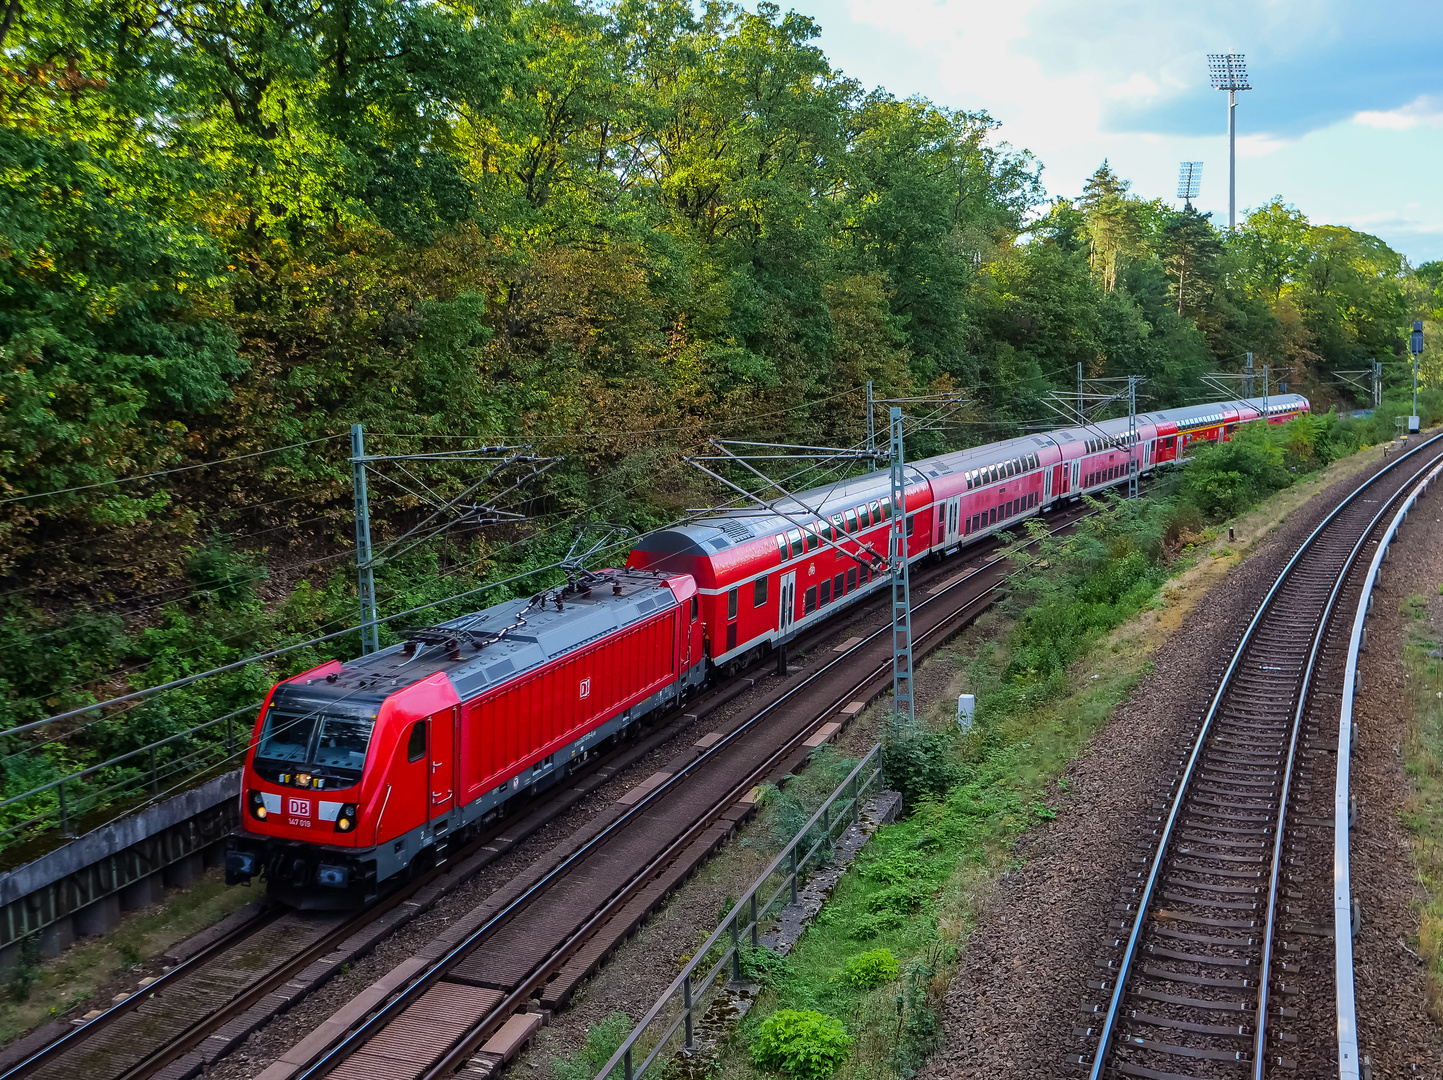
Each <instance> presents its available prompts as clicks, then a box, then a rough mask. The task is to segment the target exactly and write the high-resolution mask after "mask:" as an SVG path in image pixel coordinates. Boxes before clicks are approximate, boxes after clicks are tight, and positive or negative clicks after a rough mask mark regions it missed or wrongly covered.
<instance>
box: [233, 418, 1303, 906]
mask: <svg viewBox="0 0 1443 1080" xmlns="http://www.w3.org/2000/svg"><path fill="white" fill-rule="evenodd" d="M1307 411H1308V401H1307V399H1306V398H1303V397H1301V396H1299V395H1296V394H1290V395H1283V396H1282V397H1271V398H1267V399H1263V398H1252V399H1249V400H1246V401H1228V402H1220V403H1216V404H1211V405H1198V406H1192V407H1188V408H1183V409H1169V410H1165V411H1162V412H1155V413H1146V414H1140V415H1139V416H1137V417H1136V426H1135V429H1133V428H1130V427H1129V424H1128V421H1127V420H1126V419H1120V420H1107V421H1103V422H1101V423H1097V424H1089V425H1087V426H1086V427H1077V428H1064V429H1059V430H1056V431H1051V432H1047V433H1043V434H1038V435H1029V436H1024V437H1022V438H1017V439H1008V440H1005V441H1003V442H997V443H990V444H988V445H986V446H978V447H973V448H971V449H968V450H962V451H958V452H956V453H952V454H943V455H941V456H939V457H934V458H927V459H925V460H922V461H918V462H915V463H913V464H911V465H909V466H908V474H907V492H906V508H905V512H906V525H905V534H906V538H907V540H906V544H907V557H908V559H909V560H916V559H920V558H923V557H926V556H928V555H948V554H951V553H952V552H954V551H956V550H958V548H960V547H961V546H963V545H964V544H968V543H972V542H973V541H975V540H978V539H981V538H983V537H986V536H990V535H992V534H993V533H996V532H998V531H1000V530H1003V529H1010V528H1015V527H1016V526H1018V525H1019V524H1021V522H1023V521H1024V520H1025V519H1026V518H1028V517H1031V516H1033V515H1035V514H1039V513H1042V512H1044V511H1046V510H1047V509H1049V508H1050V507H1052V506H1054V505H1055V504H1056V503H1057V502H1058V501H1059V500H1063V499H1067V500H1074V499H1077V498H1079V497H1081V496H1082V495H1084V494H1088V493H1093V492H1100V491H1103V490H1105V489H1107V488H1109V487H1112V486H1115V485H1117V484H1121V483H1125V482H1126V481H1127V478H1128V476H1129V474H1130V473H1131V472H1133V471H1136V472H1138V473H1147V472H1150V471H1151V470H1152V469H1153V468H1155V467H1156V466H1157V465H1159V464H1162V463H1165V462H1169V461H1175V460H1178V459H1179V458H1183V457H1186V456H1187V447H1188V446H1189V445H1190V444H1191V443H1193V442H1196V441H1199V440H1214V441H1215V440H1218V439H1228V438H1230V437H1231V435H1232V433H1233V431H1235V430H1236V428H1237V426H1238V425H1239V424H1244V423H1250V422H1252V421H1255V420H1258V419H1260V418H1262V417H1264V416H1266V418H1267V421H1268V422H1269V423H1283V422H1286V421H1287V420H1289V419H1291V418H1292V417H1294V416H1298V415H1300V414H1302V413H1305V412H1307ZM891 513H892V506H891V477H890V473H889V472H876V473H872V474H870V475H868V476H862V477H856V478H854V479H851V480H847V481H843V482H840V483H837V484H835V485H832V486H830V487H825V488H817V489H815V490H813V491H807V492H802V493H801V494H799V495H798V496H797V497H796V498H795V499H788V500H785V501H783V502H779V503H777V504H775V505H774V506H773V507H772V508H771V509H768V510H759V511H756V512H745V511H733V512H728V513H725V514H720V515H717V516H714V517H709V518H704V519H701V520H699V521H696V522H694V523H692V524H690V525H686V526H683V527H680V528H674V529H665V530H662V531H660V532H656V533H652V534H650V535H648V536H646V537H644V538H643V539H642V540H641V541H640V542H639V543H638V544H637V547H636V549H635V550H634V551H633V552H632V553H631V555H630V556H629V558H628V560H627V567H628V569H627V570H625V571H608V572H605V574H604V575H601V576H597V575H593V576H591V577H590V578H588V582H589V584H586V583H578V585H576V586H571V587H568V588H567V589H564V590H561V591H559V592H556V593H547V594H544V595H543V596H540V597H536V598H534V599H533V600H532V601H531V602H530V603H529V604H524V603H522V602H520V601H514V602H511V603H508V604H498V605H496V606H495V607H492V608H488V609H487V610H486V611H483V612H478V613H477V614H475V615H473V616H468V617H467V618H465V619H458V620H455V621H454V622H451V623H446V624H444V625H442V626H439V627H432V628H428V629H427V630H424V631H417V632H414V633H413V634H412V635H411V640H410V641H408V642H407V643H406V644H404V645H400V646H396V647H394V648H391V649H387V650H385V651H384V652H381V653H378V654H376V655H373V656H369V657H363V658H361V659H360V660H356V661H352V662H351V663H348V664H345V665H342V664H339V663H334V662H333V663H331V664H328V665H326V666H324V667H320V668H316V669H315V670H314V671H309V672H307V673H305V674H304V675H300V676H297V677H296V678H294V679H290V680H288V681H286V682H284V683H281V684H280V685H278V686H277V687H276V688H275V689H274V690H273V691H272V693H271V696H270V698H269V699H268V700H267V702H266V705H265V708H264V710H263V711H262V714H261V720H260V721H259V723H258V725H257V728H256V734H255V741H254V750H253V751H252V753H251V756H250V758H249V759H248V761H247V763H246V767H245V779H244V790H243V793H242V799H243V808H242V809H243V818H244V823H245V824H244V830H243V832H242V834H241V835H240V837H239V838H237V840H236V841H235V842H234V844H233V845H232V850H231V851H230V852H229V854H228V856H227V862H226V868H227V879H228V880H231V881H238V880H246V879H249V878H250V877H251V876H253V875H254V874H256V873H257V872H259V871H260V870H262V869H264V870H265V872H266V876H267V878H268V880H269V882H270V888H271V890H272V891H273V892H275V893H277V894H279V895H280V896H281V898H282V899H285V900H288V901H289V902H292V903H299V904H304V905H310V906H317V905H319V904H321V903H326V902H328V901H330V902H335V901H338V900H339V899H341V898H342V897H348V898H349V897H353V896H355V895H357V894H368V893H371V892H374V890H375V888H376V885H377V883H378V882H381V881H384V880H386V879H387V878H389V877H392V876H394V875H395V874H397V873H398V872H400V871H401V870H404V869H406V868H407V867H409V866H411V865H413V864H414V863H415V861H416V860H417V859H420V858H429V857H431V856H432V855H433V854H434V853H435V852H437V851H439V850H441V849H443V848H444V847H445V845H446V844H447V843H449V842H452V841H454V839H455V838H456V837H457V836H459V835H463V834H464V833H466V832H467V831H468V830H470V829H473V828H475V827H476V825H477V824H478V823H479V822H483V821H485V820H487V819H488V818H490V817H491V816H493V815H495V814H496V813H497V812H498V810H499V809H500V808H501V807H502V805H503V804H504V803H506V802H507V801H508V800H510V799H512V798H515V797H516V796H518V795H520V794H523V793H526V792H531V791H535V790H538V789H540V788H544V787H546V786H549V785H550V784H552V783H554V782H555V781H556V780H557V779H558V778H559V777H560V776H562V775H564V773H565V772H566V771H567V770H568V769H570V768H572V767H574V766H575V765H577V764H579V763H580V762H581V761H582V760H584V759H585V757H586V755H587V754H588V753H589V752H590V751H591V749H593V748H594V747H595V746H596V745H597V743H598V742H600V741H601V740H604V739H608V738H611V737H613V736H616V735H618V734H619V733H620V732H621V731H622V730H623V729H624V728H625V727H627V725H629V724H631V723H633V722H635V721H636V720H637V719H638V718H639V717H641V716H643V715H645V714H646V713H648V712H650V711H652V710H655V709H658V708H662V707H665V706H667V705H669V704H671V703H673V702H675V701H677V700H679V699H680V698H681V697H682V696H684V695H685V694H686V693H687V692H688V691H689V690H690V689H691V688H694V687H696V686H698V685H700V684H701V683H702V682H703V681H704V680H705V679H707V678H708V677H710V675H711V674H712V673H713V672H715V671H726V670H731V669H734V668H736V667H737V666H740V665H741V664H744V663H746V662H747V661H749V660H750V659H752V658H755V657H758V656H760V655H761V654H762V653H763V652H764V651H766V650H769V649H771V648H773V647H775V646H777V645H780V644H784V643H785V642H787V641H788V640H789V639H790V638H792V637H793V636H794V635H795V634H797V633H798V632H799V631H800V630H802V629H804V628H806V627H807V626H809V625H811V624H813V623H816V622H820V621H821V620H824V619H827V618H829V617H830V616H831V615H832V614H833V613H834V612H835V611H836V610H838V608H840V607H843V606H847V605H850V604H851V603H853V602H854V601H855V600H856V599H857V598H859V597H861V596H864V595H866V594H867V593H868V592H870V591H872V590H874V589H878V588H885V587H886V582H887V579H886V576H885V574H882V573H880V570H881V568H882V564H883V562H884V561H885V559H886V555H887V535H888V529H889V526H890V524H891V522H890V520H889V519H890V517H891ZM603 578H604V580H603Z"/></svg>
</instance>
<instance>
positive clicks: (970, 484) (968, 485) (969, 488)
mask: <svg viewBox="0 0 1443 1080" xmlns="http://www.w3.org/2000/svg"><path fill="white" fill-rule="evenodd" d="M963 479H964V480H966V481H967V490H968V491H971V490H972V474H971V473H968V474H967V475H966V476H965V477H963Z"/></svg>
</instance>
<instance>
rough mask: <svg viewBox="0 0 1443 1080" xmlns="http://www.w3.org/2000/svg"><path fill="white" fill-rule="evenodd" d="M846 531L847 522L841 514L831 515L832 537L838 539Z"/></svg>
mask: <svg viewBox="0 0 1443 1080" xmlns="http://www.w3.org/2000/svg"><path fill="white" fill-rule="evenodd" d="M846 531H847V523H846V522H845V521H844V520H843V519H842V515H841V514H833V515H832V539H833V540H840V539H841V538H842V535H843V534H844V533H845V532H846Z"/></svg>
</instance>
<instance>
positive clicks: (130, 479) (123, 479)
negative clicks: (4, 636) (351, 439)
mask: <svg viewBox="0 0 1443 1080" xmlns="http://www.w3.org/2000/svg"><path fill="white" fill-rule="evenodd" d="M340 438H344V436H342V435H340V434H336V435H323V436H321V437H320V438H318V439H306V440H305V441H304V442H296V443H289V444H287V445H286V446H276V447H272V448H270V449H268V450H253V451H251V452H250V453H248V454H236V455H235V456H234V457H227V458H217V459H216V460H214V461H200V462H196V463H195V464H194V465H178V466H176V467H175V468H174V469H158V470H156V471H155V472H148V473H141V474H139V475H138V476H120V477H116V478H115V479H114V480H100V481H97V482H96V483H94V484H76V485H74V486H73V487H67V488H56V489H55V490H54V491H37V492H35V493H34V494H32V495H11V496H9V497H8V498H4V499H0V506H3V505H5V504H6V503H13V502H28V501H29V500H31V499H48V498H51V497H52V496H55V495H70V494H72V493H74V492H77V491H94V490H95V489H96V488H103V487H114V486H116V485H117V484H133V483H137V482H138V481H141V480H154V479H156V478H158V477H161V476H174V475H175V474H176V473H183V472H192V471H194V470H196V469H208V468H210V467H211V466H212V465H228V464H230V463H231V462H234V461H245V460H247V459H249V458H256V457H264V456H265V455H267V454H279V453H282V452H284V451H286V450H298V449H300V448H301V447H305V446H315V445H316V444H317V443H323V442H330V441H331V440H332V439H340Z"/></svg>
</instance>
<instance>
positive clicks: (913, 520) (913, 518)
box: [907, 514, 917, 536]
mask: <svg viewBox="0 0 1443 1080" xmlns="http://www.w3.org/2000/svg"><path fill="white" fill-rule="evenodd" d="M916 527H917V515H916V514H908V515H907V535H908V536H911V535H912V530H913V529H914V528H916Z"/></svg>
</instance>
